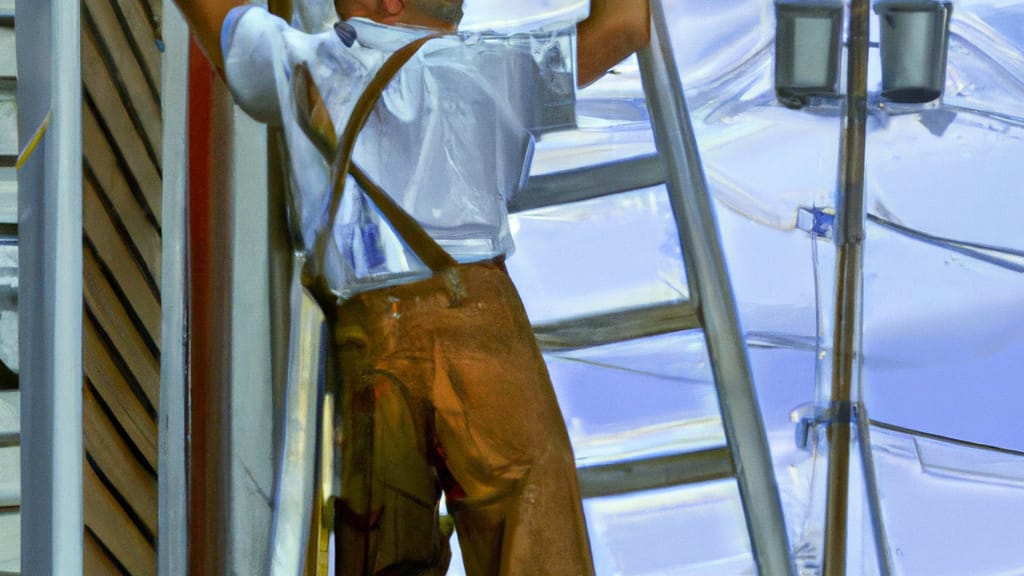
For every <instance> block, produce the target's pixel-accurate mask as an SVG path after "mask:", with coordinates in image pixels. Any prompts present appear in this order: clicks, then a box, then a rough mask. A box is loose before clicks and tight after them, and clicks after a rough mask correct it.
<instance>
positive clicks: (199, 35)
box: [174, 0, 246, 70]
mask: <svg viewBox="0 0 1024 576" xmlns="http://www.w3.org/2000/svg"><path fill="white" fill-rule="evenodd" d="M174 3H175V4H177V5H178V8H179V9H180V10H181V13H182V14H184V15H185V20H186V21H188V25H189V27H190V28H191V29H192V33H193V34H195V36H196V40H198V41H199V46H200V47H202V49H203V51H204V52H206V54H207V56H209V57H210V60H212V61H213V65H214V66H216V67H217V69H218V70H223V69H224V55H223V54H222V53H221V47H220V32H221V27H222V26H223V24H224V17H225V16H227V14H228V12H229V11H231V9H232V8H234V7H235V6H241V5H242V4H245V3H246V1H245V0H174Z"/></svg>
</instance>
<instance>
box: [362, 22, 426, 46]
mask: <svg viewBox="0 0 1024 576" xmlns="http://www.w3.org/2000/svg"><path fill="white" fill-rule="evenodd" d="M346 22H347V23H348V24H350V25H351V26H352V27H353V28H355V30H356V38H357V41H358V42H359V43H360V44H362V45H363V46H366V47H368V48H376V49H378V50H385V51H388V52H393V51H395V50H398V49H399V48H401V47H402V46H405V45H406V44H408V43H409V42H412V41H413V40H417V39H419V38H422V37H424V36H427V35H429V34H433V33H435V31H434V30H431V29H430V28H421V27H419V26H389V25H387V24H381V23H379V22H374V21H373V20H369V19H367V18H349V19H348V20H346Z"/></svg>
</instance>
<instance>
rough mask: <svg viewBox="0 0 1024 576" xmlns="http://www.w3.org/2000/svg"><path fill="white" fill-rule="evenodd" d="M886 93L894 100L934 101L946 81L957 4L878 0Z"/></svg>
mask: <svg viewBox="0 0 1024 576" xmlns="http://www.w3.org/2000/svg"><path fill="white" fill-rule="evenodd" d="M875 12H877V13H878V27H879V31H880V39H881V53H882V96H884V97H885V98H888V99H889V100H892V101H894V102H910V103H913V102H918V103H920V102H930V101H932V100H935V99H936V98H938V97H939V96H941V95H942V89H943V86H944V85H945V83H946V52H947V49H948V46H949V19H950V16H951V15H952V13H953V4H952V3H951V2H947V1H940V0H878V1H877V2H876V3H875Z"/></svg>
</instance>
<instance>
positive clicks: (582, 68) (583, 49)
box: [576, 0, 651, 87]
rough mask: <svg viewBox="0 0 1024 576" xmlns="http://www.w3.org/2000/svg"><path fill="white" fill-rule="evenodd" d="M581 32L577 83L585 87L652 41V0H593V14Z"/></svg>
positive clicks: (581, 23)
mask: <svg viewBox="0 0 1024 576" xmlns="http://www.w3.org/2000/svg"><path fill="white" fill-rule="evenodd" d="M577 33H578V35H579V40H578V48H577V56H576V62H577V71H576V72H577V83H578V84H579V85H580V87H583V86H586V85H587V84H590V83H591V82H593V81H595V80H597V79H598V78H600V77H601V76H604V75H605V73H606V72H608V70H609V69H610V68H611V67H612V66H615V65H616V64H618V63H619V62H621V61H622V60H624V59H625V58H626V57H627V56H629V55H630V54H632V53H634V52H636V51H637V50H640V49H641V48H645V47H646V46H647V44H648V43H649V42H650V38H651V11H650V5H649V4H648V0H590V16H589V17H588V18H587V19H586V20H584V21H583V22H580V24H579V26H578V27H577Z"/></svg>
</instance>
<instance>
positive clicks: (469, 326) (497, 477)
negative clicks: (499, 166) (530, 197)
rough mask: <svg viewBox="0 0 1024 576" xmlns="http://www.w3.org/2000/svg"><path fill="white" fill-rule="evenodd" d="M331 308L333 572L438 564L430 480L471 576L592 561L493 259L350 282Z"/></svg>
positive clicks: (534, 359) (540, 374) (531, 363)
mask: <svg viewBox="0 0 1024 576" xmlns="http://www.w3.org/2000/svg"><path fill="white" fill-rule="evenodd" d="M331 324H332V327H331V329H332V332H333V346H334V351H333V353H334V362H335V366H337V368H336V369H335V370H336V373H339V374H340V383H339V385H340V386H341V398H342V407H341V408H342V414H341V420H342V424H341V438H340V443H341V451H342V468H343V469H342V488H341V490H342V496H341V498H339V500H338V501H337V505H336V516H335V518H336V529H335V534H336V536H335V537H336V542H337V550H338V555H337V566H338V570H337V573H338V574H341V575H344V576H361V575H371V574H443V573H444V572H445V570H446V568H447V562H448V558H449V557H450V553H449V551H448V541H447V534H446V533H445V531H444V530H442V529H440V528H439V518H438V499H439V496H440V491H441V490H442V489H443V490H444V492H445V495H446V500H447V506H448V510H449V511H450V512H451V514H452V516H453V517H454V519H455V525H456V528H457V532H458V536H459V543H460V545H461V548H462V556H463V560H464V563H465V566H466V572H467V574H468V575H469V576H480V575H499V574H500V575H517V574H522V575H529V576H537V575H545V574H550V575H557V576H573V575H584V574H593V566H592V560H591V557H590V546H589V541H588V539H587V532H586V525H585V523H584V519H583V509H582V505H581V502H580V496H579V489H578V486H577V482H576V468H575V464H574V460H573V455H572V448H571V446H570V444H569V437H568V434H567V432H566V428H565V423H564V421H563V419H562V414H561V412H560V411H559V409H558V403H557V400H556V398H555V395H554V391H553V389H552V387H551V381H550V378H549V376H548V373H547V369H546V367H545V365H544V361H543V359H542V357H541V355H540V352H539V350H538V349H537V345H536V341H535V340H534V337H533V332H532V330H531V328H530V324H529V322H528V320H527V318H526V313H525V311H524V310H523V307H522V304H521V302H520V299H519V295H518V294H517V292H516V290H515V287H514V286H513V285H512V283H511V281H510V280H509V278H508V275H507V274H506V272H505V270H504V267H503V266H502V265H501V264H500V263H494V262H486V263H475V264H468V265H461V266H459V267H457V268H454V269H452V270H449V271H448V272H446V273H440V274H436V275H435V276H434V277H432V278H429V279H427V280H423V281H420V282H416V283H412V284H405V285H400V286H395V287H390V288H384V289H380V290H374V291H371V292H367V293H363V294H360V295H357V296H355V297H353V298H352V299H350V300H348V301H346V302H344V303H343V304H341V305H340V306H338V307H337V308H336V310H335V314H334V317H333V318H332V319H331ZM338 380H339V378H335V381H338Z"/></svg>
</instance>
